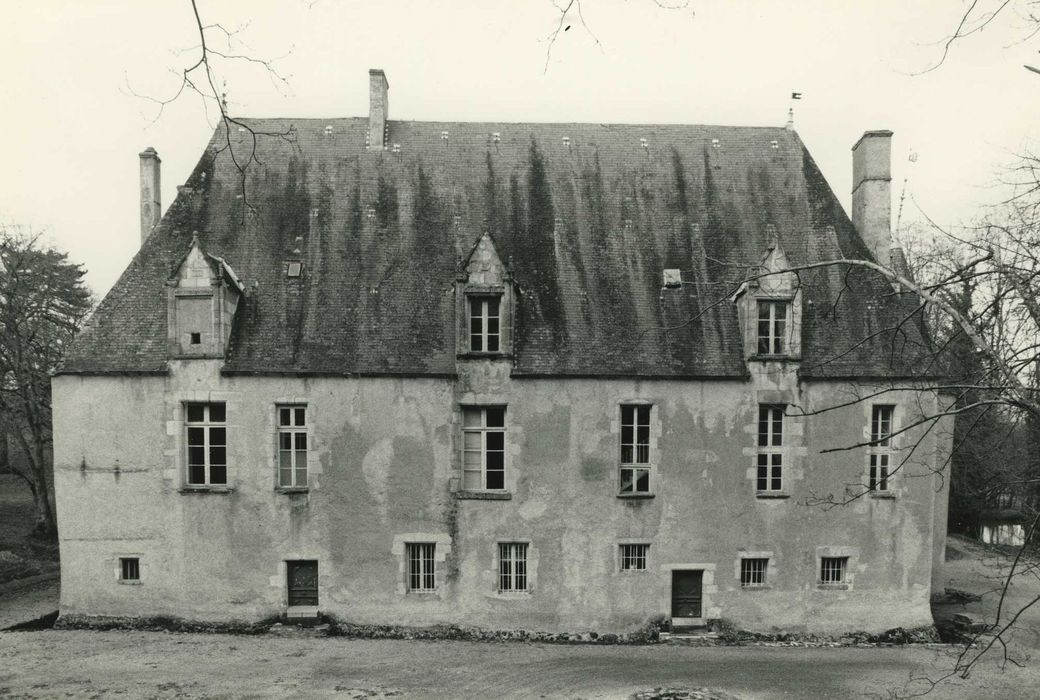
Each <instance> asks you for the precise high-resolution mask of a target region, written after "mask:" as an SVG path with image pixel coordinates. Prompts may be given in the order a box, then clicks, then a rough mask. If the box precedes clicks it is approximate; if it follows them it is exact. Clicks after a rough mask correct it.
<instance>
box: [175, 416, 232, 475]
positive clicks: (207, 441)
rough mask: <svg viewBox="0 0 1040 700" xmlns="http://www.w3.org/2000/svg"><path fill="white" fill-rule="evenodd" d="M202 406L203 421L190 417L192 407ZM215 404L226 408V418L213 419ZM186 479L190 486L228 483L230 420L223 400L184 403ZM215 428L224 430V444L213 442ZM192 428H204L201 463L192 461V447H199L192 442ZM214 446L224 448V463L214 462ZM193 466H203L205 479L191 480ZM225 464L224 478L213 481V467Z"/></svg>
mask: <svg viewBox="0 0 1040 700" xmlns="http://www.w3.org/2000/svg"><path fill="white" fill-rule="evenodd" d="M196 406H201V407H202V409H203V417H202V420H201V421H193V420H190V419H189V410H190V409H191V408H192V407H196ZM213 406H222V407H223V409H224V420H222V421H214V420H212V419H211V409H212V407H213ZM183 409H184V466H185V472H184V481H185V483H186V484H187V485H188V486H190V487H207V486H218V487H225V486H227V484H228V444H227V443H228V422H227V403H225V402H223V401H188V402H185V403H184V406H183ZM214 428H221V429H223V430H224V444H223V445H214V444H212V442H211V437H212V432H211V431H212V430H213V429H214ZM192 429H202V435H203V439H202V440H203V441H202V445H201V447H202V455H203V462H202V464H201V465H193V464H192V461H191V449H192V447H198V445H192V444H191V438H190V436H191V431H192ZM214 447H223V448H224V464H223V465H217V464H216V463H215V462H213V459H212V452H211V449H212V448H214ZM192 466H202V468H203V470H204V472H205V479H204V480H203V481H192V480H191V468H192ZM214 466H223V467H224V480H223V481H213V467H214Z"/></svg>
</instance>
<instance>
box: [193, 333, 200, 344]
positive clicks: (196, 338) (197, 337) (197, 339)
mask: <svg viewBox="0 0 1040 700" xmlns="http://www.w3.org/2000/svg"><path fill="white" fill-rule="evenodd" d="M191 344H192V345H202V334H201V333H192V334H191Z"/></svg>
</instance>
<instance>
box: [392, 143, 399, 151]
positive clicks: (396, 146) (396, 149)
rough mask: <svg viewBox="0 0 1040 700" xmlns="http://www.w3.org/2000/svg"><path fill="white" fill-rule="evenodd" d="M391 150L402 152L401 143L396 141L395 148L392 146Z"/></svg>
mask: <svg viewBox="0 0 1040 700" xmlns="http://www.w3.org/2000/svg"><path fill="white" fill-rule="evenodd" d="M390 150H391V151H392V152H393V153H400V152H401V144H399V143H395V144H394V146H393V148H391V149H390Z"/></svg>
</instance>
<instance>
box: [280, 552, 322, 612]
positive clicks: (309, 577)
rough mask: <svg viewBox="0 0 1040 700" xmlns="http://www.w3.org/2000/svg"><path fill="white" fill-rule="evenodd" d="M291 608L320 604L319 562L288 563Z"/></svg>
mask: <svg viewBox="0 0 1040 700" xmlns="http://www.w3.org/2000/svg"><path fill="white" fill-rule="evenodd" d="M285 564H286V572H287V575H288V583H289V606H290V607H292V606H294V605H317V604H318V562H316V561H288V562H286V563H285Z"/></svg>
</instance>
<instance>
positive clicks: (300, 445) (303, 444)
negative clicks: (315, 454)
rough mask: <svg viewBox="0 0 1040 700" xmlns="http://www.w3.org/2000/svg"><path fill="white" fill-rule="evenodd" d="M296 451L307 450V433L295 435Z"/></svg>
mask: <svg viewBox="0 0 1040 700" xmlns="http://www.w3.org/2000/svg"><path fill="white" fill-rule="evenodd" d="M296 449H297V450H306V449H307V433H296Z"/></svg>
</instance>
